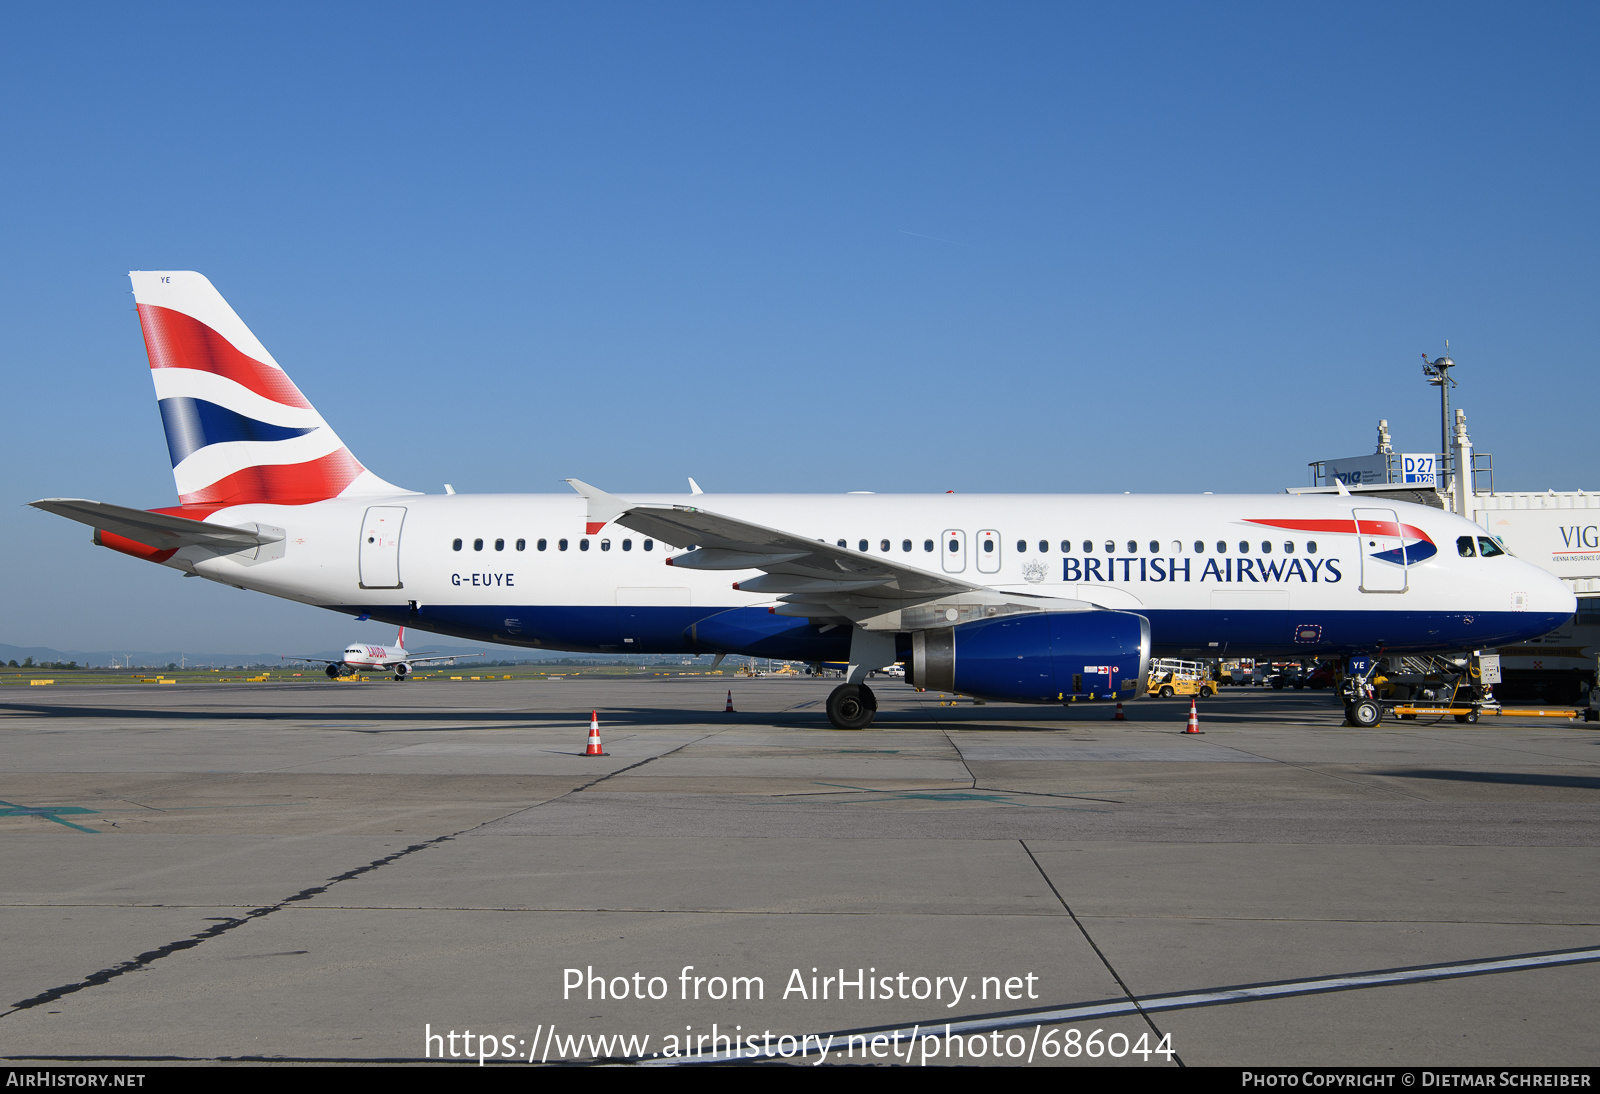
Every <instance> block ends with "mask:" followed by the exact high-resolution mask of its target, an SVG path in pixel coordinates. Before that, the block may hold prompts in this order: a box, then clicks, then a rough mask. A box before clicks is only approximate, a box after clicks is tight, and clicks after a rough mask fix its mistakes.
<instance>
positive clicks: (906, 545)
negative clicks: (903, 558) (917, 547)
mask: <svg viewBox="0 0 1600 1094" xmlns="http://www.w3.org/2000/svg"><path fill="white" fill-rule="evenodd" d="M900 550H902V551H907V552H909V551H910V550H911V541H910V540H909V539H903V540H901V541H900Z"/></svg>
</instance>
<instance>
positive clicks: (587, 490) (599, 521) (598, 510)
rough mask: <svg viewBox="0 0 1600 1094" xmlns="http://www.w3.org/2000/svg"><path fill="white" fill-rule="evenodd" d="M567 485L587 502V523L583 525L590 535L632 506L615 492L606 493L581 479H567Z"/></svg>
mask: <svg viewBox="0 0 1600 1094" xmlns="http://www.w3.org/2000/svg"><path fill="white" fill-rule="evenodd" d="M567 485H568V486H570V487H572V488H573V489H574V490H576V491H577V492H578V496H579V497H581V498H583V500H584V501H586V502H588V503H589V516H588V523H587V524H586V526H585V527H586V528H587V530H588V534H589V535H591V536H592V535H595V534H596V533H598V532H599V531H600V529H602V528H604V527H605V526H606V525H608V524H610V523H611V522H612V521H614V520H616V519H617V518H618V517H620V516H621V515H622V514H624V513H626V512H627V511H628V510H629V509H632V508H633V507H634V506H633V504H632V503H631V502H627V501H623V500H622V499H621V498H619V497H617V496H616V495H615V494H608V493H606V492H605V491H604V490H602V489H600V488H599V487H598V486H590V485H589V484H588V483H586V482H584V481H583V480H582V479H568V480H567Z"/></svg>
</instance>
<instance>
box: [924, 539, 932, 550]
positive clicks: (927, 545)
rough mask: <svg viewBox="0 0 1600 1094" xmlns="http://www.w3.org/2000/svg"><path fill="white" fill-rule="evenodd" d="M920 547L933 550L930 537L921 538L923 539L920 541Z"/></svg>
mask: <svg viewBox="0 0 1600 1094" xmlns="http://www.w3.org/2000/svg"><path fill="white" fill-rule="evenodd" d="M922 549H923V550H924V551H931V550H933V540H931V539H925V540H923V541H922Z"/></svg>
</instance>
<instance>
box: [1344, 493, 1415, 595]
mask: <svg viewBox="0 0 1600 1094" xmlns="http://www.w3.org/2000/svg"><path fill="white" fill-rule="evenodd" d="M1355 518H1356V530H1357V532H1358V533H1359V534H1358V535H1357V537H1356V543H1357V545H1358V546H1359V549H1360V551H1361V591H1362V592H1364V593H1403V592H1405V591H1406V547H1405V540H1404V538H1402V536H1401V534H1400V521H1399V518H1398V517H1396V516H1395V512H1394V510H1393V509H1357V510H1356V511H1355Z"/></svg>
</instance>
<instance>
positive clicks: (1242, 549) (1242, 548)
mask: <svg viewBox="0 0 1600 1094" xmlns="http://www.w3.org/2000/svg"><path fill="white" fill-rule="evenodd" d="M1239 553H1240V554H1241V555H1247V554H1249V553H1250V541H1249V540H1243V539H1241V540H1240V541H1239Z"/></svg>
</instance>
